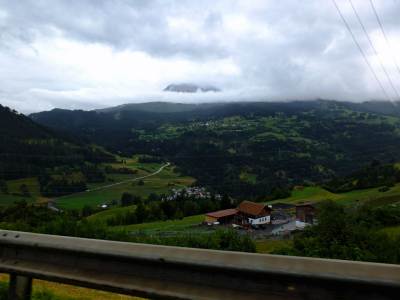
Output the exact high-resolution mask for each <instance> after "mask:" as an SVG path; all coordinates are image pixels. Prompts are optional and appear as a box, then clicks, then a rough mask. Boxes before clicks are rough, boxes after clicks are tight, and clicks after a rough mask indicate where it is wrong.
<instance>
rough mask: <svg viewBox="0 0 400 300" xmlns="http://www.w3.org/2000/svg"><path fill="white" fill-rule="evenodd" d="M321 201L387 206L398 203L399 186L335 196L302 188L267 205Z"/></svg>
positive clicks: (314, 189)
mask: <svg viewBox="0 0 400 300" xmlns="http://www.w3.org/2000/svg"><path fill="white" fill-rule="evenodd" d="M323 200H333V201H338V202H340V203H343V204H345V205H352V204H355V203H358V202H368V203H370V204H372V205H375V206H379V205H387V204H393V203H399V202H400V184H396V185H395V186H394V187H392V188H390V190H389V191H386V192H380V191H379V188H371V189H364V190H354V191H351V192H347V193H340V194H335V193H331V192H329V191H327V190H325V189H323V188H321V187H304V188H303V189H300V190H294V191H293V192H292V195H291V196H290V197H288V198H284V199H278V200H274V201H271V202H269V203H277V202H284V203H292V204H296V203H301V202H307V201H312V202H319V201H323Z"/></svg>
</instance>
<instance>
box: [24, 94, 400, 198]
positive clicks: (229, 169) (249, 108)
mask: <svg viewBox="0 0 400 300" xmlns="http://www.w3.org/2000/svg"><path fill="white" fill-rule="evenodd" d="M382 105H383V106H381V107H380V106H378V105H377V104H373V105H371V103H362V104H354V103H346V102H336V101H324V100H318V101H295V102H282V103H276V102H275V103H266V102H253V103H216V104H199V105H192V106H184V109H182V110H181V111H179V110H178V111H175V112H171V111H169V112H168V111H167V112H162V109H161V108H160V107H162V106H165V104H162V103H160V104H159V105H156V104H154V103H152V104H148V107H147V108H148V109H144V108H143V107H146V104H141V106H140V109H134V106H135V105H130V106H129V109H124V106H120V107H119V108H117V109H111V110H108V111H107V110H105V111H89V112H85V111H66V110H53V111H50V112H43V113H38V114H34V115H32V116H31V117H32V118H33V119H34V120H36V121H38V122H39V123H41V124H44V125H47V126H50V127H52V128H54V129H57V130H61V131H66V132H69V133H72V134H74V135H76V136H79V137H82V138H85V139H87V140H88V141H91V142H95V143H98V144H100V145H103V146H105V147H107V148H108V149H110V150H112V151H119V152H121V153H123V154H125V155H131V154H133V153H145V154H151V155H154V156H161V157H165V158H167V159H168V160H170V161H172V162H174V163H176V164H177V165H178V166H179V167H180V169H181V171H183V172H184V173H186V174H188V175H191V176H193V177H195V178H196V179H197V180H198V182H199V184H202V185H205V186H209V187H211V188H214V189H215V190H218V191H220V192H221V191H223V192H228V193H230V194H232V195H236V196H243V197H252V196H254V197H257V196H261V195H267V194H269V195H271V194H272V195H273V196H274V197H280V196H282V195H284V194H285V193H286V191H287V189H288V188H289V187H292V186H294V185H298V184H307V183H310V182H324V181H329V180H331V179H332V178H334V177H335V176H342V175H346V174H349V173H351V172H353V171H355V170H358V169H360V168H362V167H363V166H366V165H368V164H370V162H371V161H373V160H376V161H381V162H394V161H398V160H399V159H400V153H399V151H398V149H399V147H400V118H399V117H397V116H396V113H395V111H393V110H392V111H391V112H392V113H391V114H390V115H389V114H386V112H385V111H386V110H388V109H387V108H385V107H389V106H391V105H393V104H389V103H383V104H382ZM168 107H171V106H170V105H168ZM175 107H177V106H175ZM382 107H383V108H382ZM180 109H181V108H180ZM382 110H383V111H384V112H382Z"/></svg>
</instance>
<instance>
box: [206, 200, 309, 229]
mask: <svg viewBox="0 0 400 300" xmlns="http://www.w3.org/2000/svg"><path fill="white" fill-rule="evenodd" d="M293 209H295V212H296V219H295V223H296V224H297V225H298V227H300V228H301V227H303V228H304V227H305V226H306V225H308V224H313V223H314V221H315V206H314V204H313V203H301V204H297V205H286V206H285V208H281V207H279V205H277V207H275V206H271V205H266V204H263V203H256V202H251V201H243V202H241V203H240V204H239V205H238V207H237V208H230V209H224V210H219V211H214V212H209V213H207V214H206V215H205V220H204V222H205V223H206V224H208V225H233V226H241V227H245V228H250V227H252V228H258V227H264V226H267V225H274V224H275V225H280V224H283V223H287V222H290V221H292V219H291V217H290V215H289V214H287V213H284V212H283V211H284V210H286V211H287V210H293Z"/></svg>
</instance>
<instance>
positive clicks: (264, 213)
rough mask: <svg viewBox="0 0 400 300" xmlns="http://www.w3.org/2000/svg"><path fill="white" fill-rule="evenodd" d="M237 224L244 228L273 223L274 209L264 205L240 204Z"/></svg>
mask: <svg viewBox="0 0 400 300" xmlns="http://www.w3.org/2000/svg"><path fill="white" fill-rule="evenodd" d="M237 210H238V214H237V216H236V220H237V223H238V224H239V225H244V226H246V225H247V226H248V225H250V226H262V225H266V224H270V223H271V212H272V208H271V207H269V206H268V205H265V204H262V203H255V202H251V201H243V202H241V203H240V204H239V206H238V208H237Z"/></svg>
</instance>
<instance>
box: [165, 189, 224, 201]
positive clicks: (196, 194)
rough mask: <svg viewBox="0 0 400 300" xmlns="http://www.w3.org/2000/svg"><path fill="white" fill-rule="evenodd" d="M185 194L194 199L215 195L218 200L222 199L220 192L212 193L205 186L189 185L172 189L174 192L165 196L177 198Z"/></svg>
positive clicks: (166, 198) (206, 198) (169, 198)
mask: <svg viewBox="0 0 400 300" xmlns="http://www.w3.org/2000/svg"><path fill="white" fill-rule="evenodd" d="M181 196H184V197H187V198H191V199H193V200H208V199H211V198H212V197H214V199H216V200H221V198H222V196H221V195H219V194H211V193H210V192H208V191H207V190H206V189H205V188H204V187H188V188H184V189H172V193H171V194H170V195H168V196H167V197H165V200H167V201H171V200H176V199H178V198H179V197H181Z"/></svg>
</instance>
